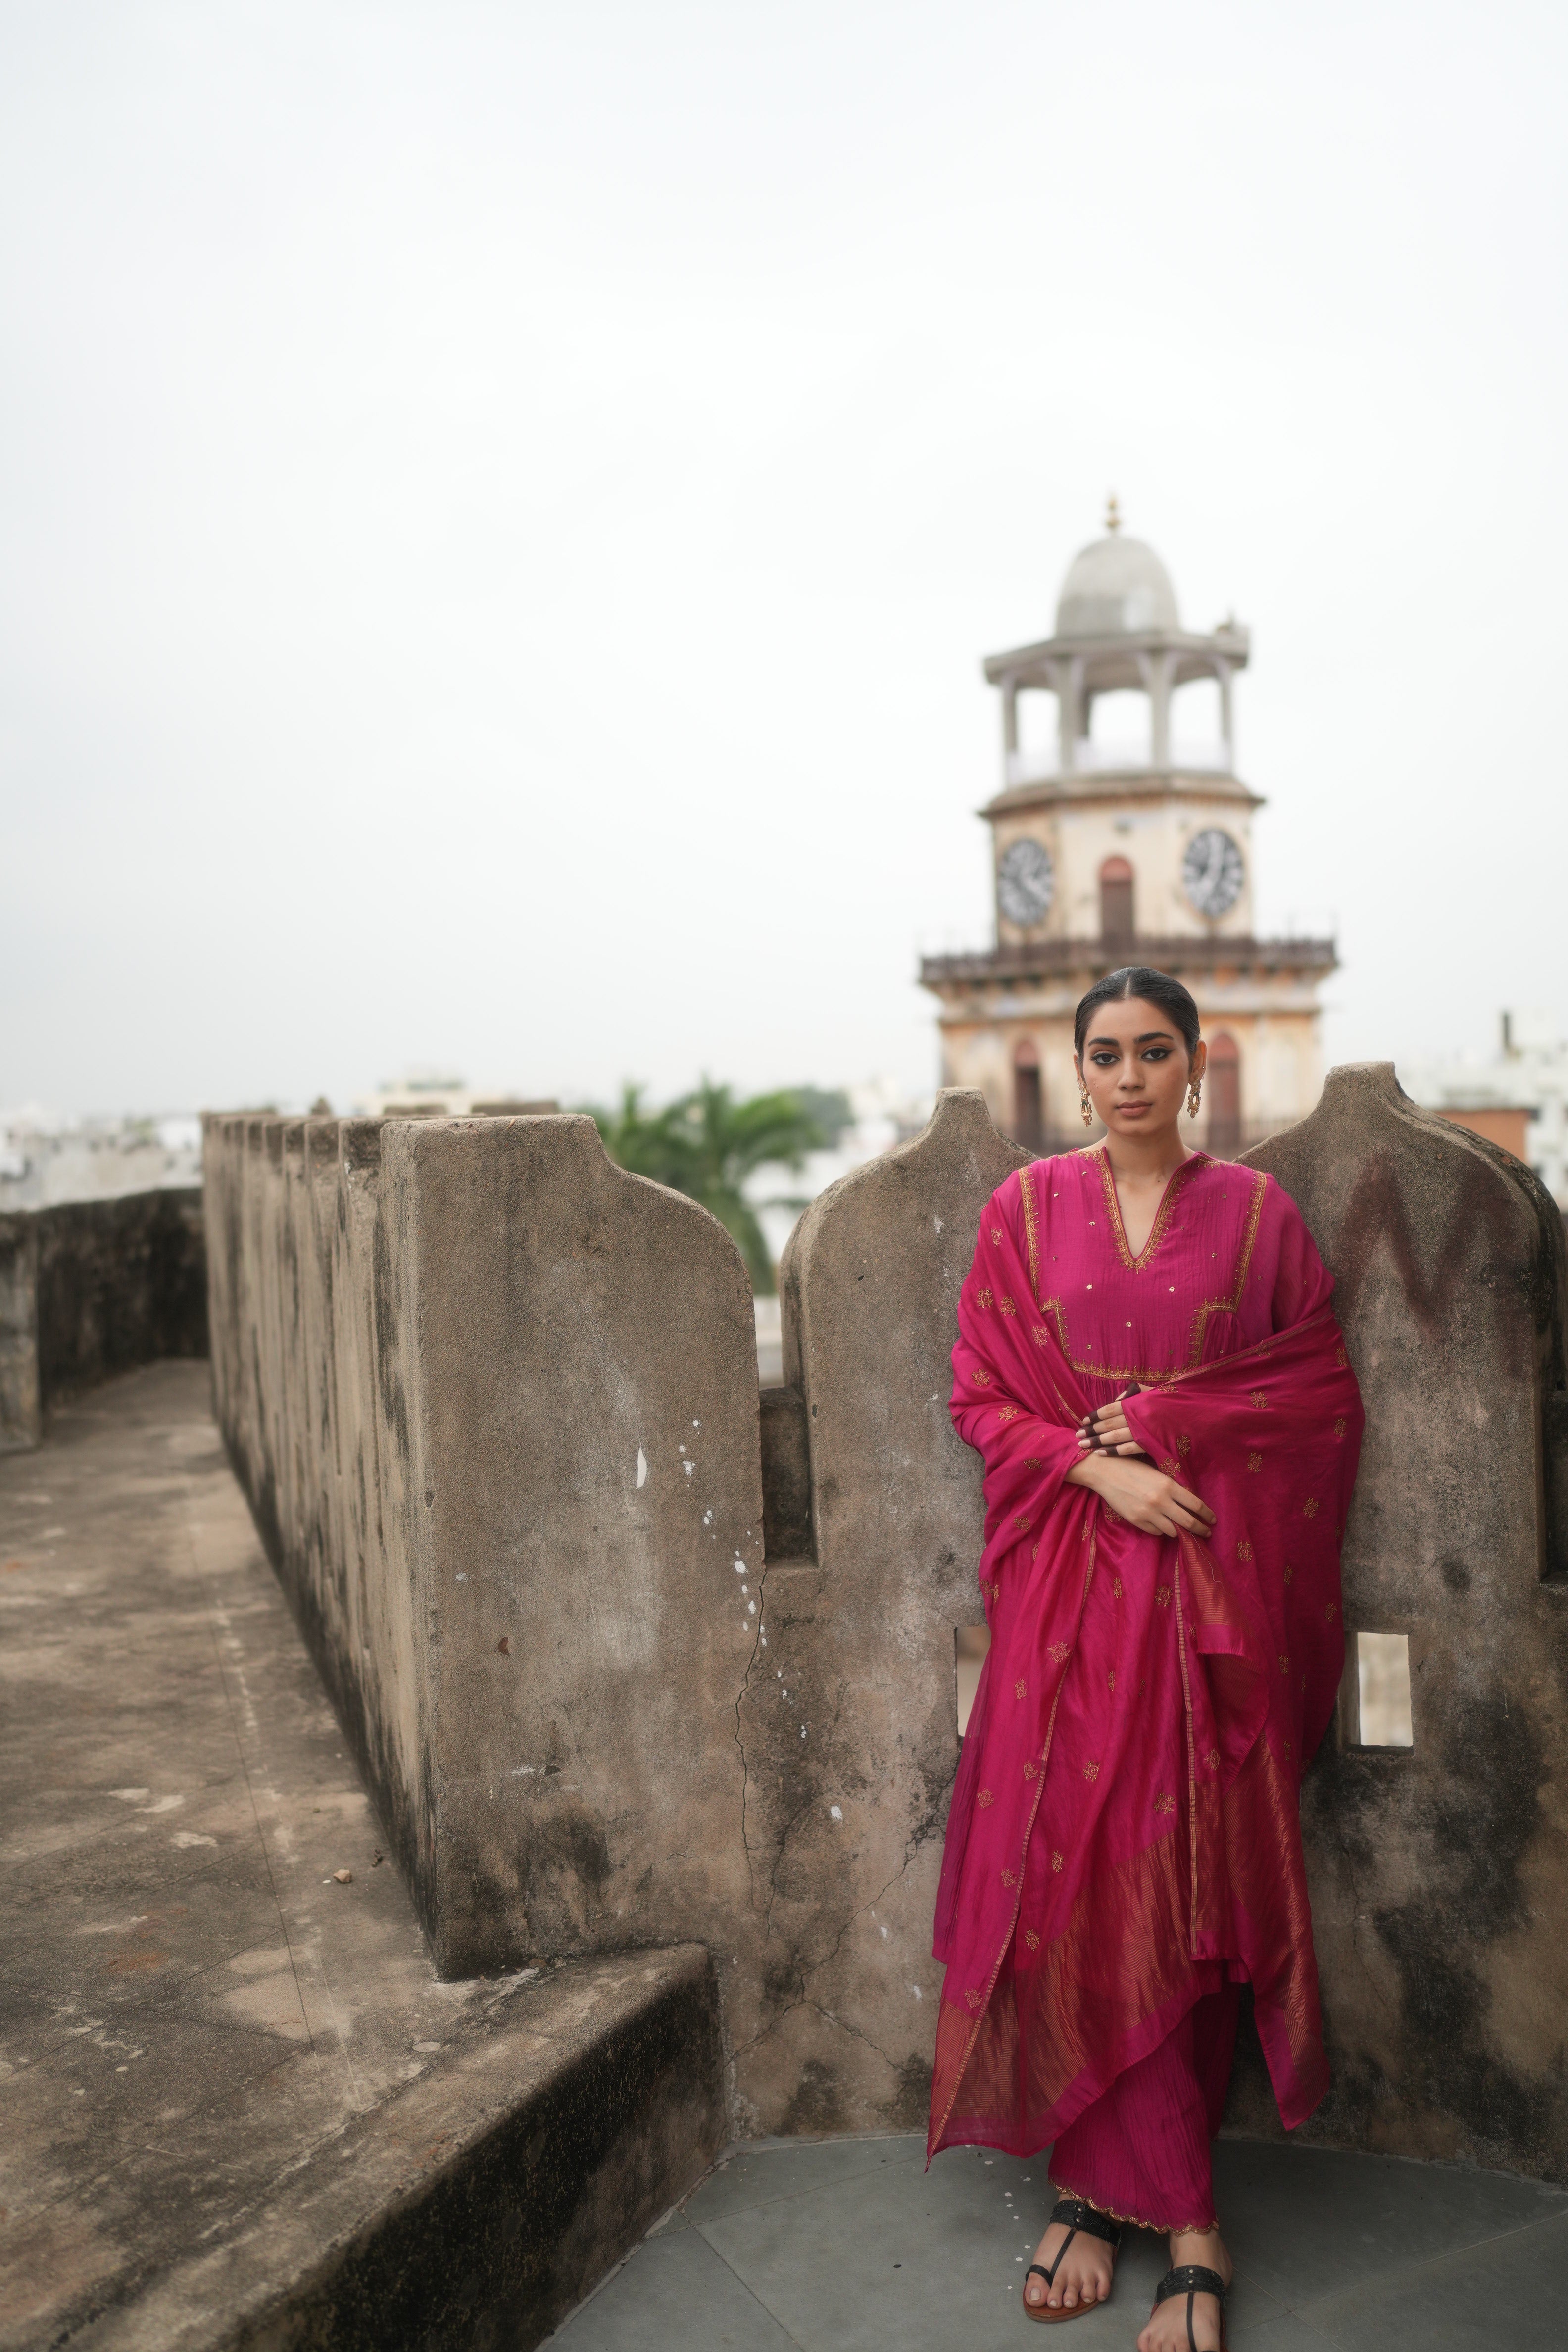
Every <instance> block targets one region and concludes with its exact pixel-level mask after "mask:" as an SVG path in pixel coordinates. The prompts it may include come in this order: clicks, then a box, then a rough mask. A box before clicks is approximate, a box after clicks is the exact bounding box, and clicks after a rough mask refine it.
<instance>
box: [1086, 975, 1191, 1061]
mask: <svg viewBox="0 0 1568 2352" xmlns="http://www.w3.org/2000/svg"><path fill="white" fill-rule="evenodd" d="M1129 996H1141V997H1142V998H1143V1000H1144V1001H1145V1003H1149V1004H1157V1005H1158V1006H1159V1008H1160V1010H1161V1012H1162V1013H1163V1014H1164V1015H1165V1017H1166V1019H1167V1020H1168V1021H1169V1022H1170V1023H1171V1024H1172V1025H1173V1027H1174V1028H1175V1029H1176V1030H1177V1032H1178V1033H1179V1034H1180V1036H1181V1039H1182V1043H1183V1044H1184V1045H1185V1047H1186V1049H1187V1055H1188V1058H1189V1060H1190V1059H1191V1056H1192V1052H1193V1048H1194V1045H1196V1044H1197V1042H1198V1008H1197V1006H1196V1005H1195V1004H1194V1002H1193V999H1192V996H1191V994H1190V992H1188V991H1187V990H1186V989H1184V987H1183V986H1182V983H1181V982H1180V981H1179V980H1173V979H1172V977H1171V975H1170V973H1169V972H1168V971H1154V969H1153V967H1152V965H1150V964H1146V963H1127V964H1123V965H1122V967H1121V971H1108V972H1107V973H1106V975H1105V977H1104V979H1103V980H1097V981H1096V982H1095V983H1094V986H1093V987H1092V988H1091V989H1090V990H1089V993H1088V995H1087V996H1084V997H1081V998H1080V999H1079V1008H1078V1013H1077V1014H1076V1016H1075V1018H1074V1021H1073V1024H1072V1042H1073V1051H1074V1052H1075V1053H1076V1054H1077V1055H1079V1057H1080V1058H1081V1056H1082V1054H1083V1041H1084V1039H1085V1038H1086V1037H1087V1036H1088V1034H1089V1022H1090V1021H1091V1020H1092V1018H1093V1016H1094V1013H1095V1012H1096V1011H1097V1009H1098V1008H1099V1007H1100V1005H1102V1004H1120V1003H1122V1002H1123V1001H1124V1000H1125V999H1126V998H1127V997H1129Z"/></svg>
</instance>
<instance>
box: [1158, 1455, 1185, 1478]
mask: <svg viewBox="0 0 1568 2352" xmlns="http://www.w3.org/2000/svg"><path fill="white" fill-rule="evenodd" d="M1160 1467H1161V1469H1162V1470H1163V1472H1164V1474H1165V1475H1166V1477H1167V1478H1179V1477H1180V1475H1181V1472H1182V1465H1181V1464H1180V1463H1179V1462H1178V1461H1177V1459H1176V1457H1175V1455H1174V1454H1165V1455H1164V1457H1163V1460H1162V1461H1161V1464H1160Z"/></svg>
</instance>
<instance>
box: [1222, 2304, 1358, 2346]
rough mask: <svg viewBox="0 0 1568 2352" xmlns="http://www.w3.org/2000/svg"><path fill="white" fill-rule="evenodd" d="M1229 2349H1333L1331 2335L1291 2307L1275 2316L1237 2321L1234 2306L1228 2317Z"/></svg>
mask: <svg viewBox="0 0 1568 2352" xmlns="http://www.w3.org/2000/svg"><path fill="white" fill-rule="evenodd" d="M1229 2335H1230V2347H1231V2352H1336V2347H1335V2343H1334V2339H1333V2337H1332V2336H1321V2335H1320V2334H1319V2333H1318V2330H1317V2329H1316V2328H1315V2327H1313V2326H1310V2323H1309V2322H1308V2321H1307V2320H1305V2319H1303V2318H1301V2316H1300V2314H1299V2313H1297V2312H1294V2311H1285V2312H1281V2313H1280V2314H1279V2317H1278V2318H1275V2319H1266V2320H1264V2321H1262V2322H1261V2323H1247V2322H1243V2323H1242V2324H1240V2325H1238V2324H1237V2319H1236V2316H1235V2313H1234V2309H1233V2312H1232V2315H1231V2321H1230V2329H1229Z"/></svg>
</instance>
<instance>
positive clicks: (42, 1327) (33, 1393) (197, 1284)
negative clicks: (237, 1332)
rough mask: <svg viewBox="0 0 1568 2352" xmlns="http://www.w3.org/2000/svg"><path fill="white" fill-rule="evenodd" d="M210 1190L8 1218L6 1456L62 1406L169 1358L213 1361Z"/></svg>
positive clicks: (3, 1232) (0, 1393) (3, 1350)
mask: <svg viewBox="0 0 1568 2352" xmlns="http://www.w3.org/2000/svg"><path fill="white" fill-rule="evenodd" d="M206 1318H207V1299H206V1267H205V1256H204V1244H203V1227H202V1208H201V1192H200V1191H199V1189H197V1188H195V1187H191V1188H188V1189H185V1188H181V1189H174V1188H172V1187H171V1188H168V1189H165V1190H163V1191H159V1192H128V1193H122V1194H121V1195H120V1196H119V1197H118V1198H115V1199H111V1200H105V1201H68V1202H60V1203H58V1204H57V1205H56V1206H54V1207H52V1208H47V1209H19V1210H13V1211H10V1212H7V1213H5V1214H4V1215H0V1453H8V1452H13V1451H16V1450H17V1449H20V1448H25V1447H27V1446H31V1445H36V1444H37V1442H38V1439H39V1436H40V1435H41V1433H42V1430H43V1424H44V1416H45V1414H46V1413H47V1411H48V1408H49V1406H50V1404H51V1403H54V1402H58V1401H60V1400H62V1399H64V1398H66V1397H68V1396H74V1395H76V1394H78V1393H79V1391H81V1390H83V1389H88V1388H92V1387H94V1386H96V1385H97V1384H98V1382H100V1381H106V1380H110V1379H111V1378H112V1377H113V1376H114V1374H115V1373H117V1372H125V1371H130V1370H132V1369H133V1368H134V1367H135V1366H136V1365H138V1364H147V1363H153V1362H154V1361H156V1360H158V1359H159V1358H160V1357H164V1356H205V1353H206V1351H207V1323H206Z"/></svg>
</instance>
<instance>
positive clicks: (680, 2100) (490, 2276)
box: [38, 1945, 726, 2352]
mask: <svg viewBox="0 0 1568 2352" xmlns="http://www.w3.org/2000/svg"><path fill="white" fill-rule="evenodd" d="M722 2071H723V2070H722V2053H721V2046H720V2037H719V2023H718V2003H717V1996H716V1991H715V1987H714V1981H713V1969H712V1965H711V1962H710V1958H709V1956H708V1953H707V1952H706V1950H705V1949H704V1948H702V1947H701V1946H700V1945H681V1946H677V1947H674V1948H668V1949H666V1950H662V1951H653V1952H634V1953H628V1954H626V1955H624V1956H619V1957H616V1958H610V1959H595V1960H581V1961H568V1962H565V1963H564V1964H563V1965H562V1966H561V1967H560V1968H558V1969H553V1970H552V1971H551V1972H550V1973H549V1974H547V1975H546V1976H545V1977H543V1978H542V1979H540V1980H539V1981H537V1982H535V1983H532V1984H528V1985H522V1986H520V1987H518V1989H517V1990H514V1991H511V1992H510V1993H507V1994H505V1995H502V1996H501V1997H500V1999H499V2000H497V2002H496V2003H495V2004H494V2005H493V2006H492V2007H491V2008H490V2010H489V2012H488V2013H487V2015H486V2016H485V2018H484V2019H483V2021H476V2024H475V2026H474V2029H473V2030H472V2031H471V2032H468V2033H466V2034H465V2035H464V2036H463V2038H462V2039H461V2040H460V2042H458V2044H457V2045H456V2047H454V2048H453V2049H452V2050H450V2051H449V2052H448V2053H447V2054H446V2055H445V2057H444V2058H443V2059H442V2061H441V2062H440V2063H437V2064H436V2065H433V2066H432V2067H431V2068H430V2069H429V2070H428V2071H427V2072H426V2074H423V2075H421V2076H420V2077H419V2079H418V2080H417V2081H416V2082H413V2083H411V2084H409V2085H408V2087H407V2088H406V2089H405V2090H404V2091H401V2092H399V2093H398V2094H397V2095H395V2097H393V2098H391V2099H389V2100H387V2101H386V2102H385V2103H384V2105H382V2106H381V2107H379V2108H378V2109H376V2110H375V2111H374V2113H372V2114H370V2115H368V2116H361V2117H358V2118H356V2119H355V2121H354V2122H353V2123H352V2124H351V2125H350V2126H348V2127H347V2128H346V2129H345V2130H344V2131H343V2132H342V2134H341V2136H340V2137H337V2138H336V2139H334V2140H333V2141H331V2142H330V2143H329V2144H328V2145H327V2146H326V2147H321V2148H319V2149H317V2150H316V2151H315V2152H314V2153H313V2154H312V2155H311V2156H310V2158H309V2159H308V2160H307V2161H306V2162H305V2163H304V2164H303V2165H301V2166H300V2167H299V2168H297V2169H290V2170H287V2171H286V2172H285V2173H284V2174H282V2175H281V2176H280V2177H279V2179H277V2181H275V2183H274V2184H273V2186H272V2187H271V2189H269V2190H268V2192H267V2193H266V2194H265V2195H264V2196H262V2197H261V2198H260V2199H258V2200H256V2201H255V2202H253V2203H252V2204H251V2205H250V2206H249V2207H248V2208H247V2209H246V2210H243V2211H242V2212H241V2213H239V2214H237V2216H236V2217H235V2219H234V2221H233V2222H232V2224H231V2225H230V2226H229V2227H227V2228H226V2231H225V2233H224V2235H223V2237H222V2239H221V2241H220V2242H218V2243H217V2244H216V2245H212V2246H210V2247H209V2248H208V2249H207V2250H206V2251H205V2252H201V2253H198V2254H194V2255H191V2256H189V2257H186V2258H184V2259H182V2260H181V2261H179V2262H178V2263H176V2264H175V2265H174V2267H173V2268H172V2269H171V2270H169V2271H167V2272H165V2273H163V2275H162V2276H160V2277H159V2278H158V2279H157V2280H156V2281H155V2282H154V2283H153V2284H151V2285H150V2286H149V2287H148V2288H147V2289H146V2291H145V2292H143V2293H142V2294H140V2295H138V2296H137V2297H136V2299H135V2300H134V2301H132V2302H130V2303H126V2304H121V2305H118V2306H117V2307H115V2308H112V2309H110V2310H107V2311H103V2312H100V2313H99V2314H97V2315H92V2316H89V2317H87V2318H85V2319H83V2320H82V2321H80V2322H79V2323H78V2324H76V2325H74V2326H72V2325H68V2326H66V2327H65V2329H64V2330H63V2331H58V2332H57V2330H55V2329H54V2328H51V2329H50V2330H49V2332H48V2337H47V2340H48V2341H49V2342H50V2343H51V2344H52V2345H58V2346H67V2345H68V2346H71V2347H83V2352H86V2347H91V2352H307V2347H310V2352H315V2347H327V2346H331V2347H332V2352H359V2347H363V2352H372V2347H376V2352H380V2347H385V2346H387V2345H390V2344H410V2345H412V2344H417V2345H419V2346H420V2347H427V2352H441V2347H447V2346H451V2347H458V2346H462V2347H465V2352H483V2347H492V2346H493V2347H501V2346H505V2347H508V2352H529V2347H531V2346H533V2345H536V2344H538V2343H539V2342H540V2341H541V2340H542V2338H543V2337H544V2336H547V2335H549V2334H550V2332H551V2330H552V2328H553V2327H555V2326H557V2325H558V2324H559V2322H560V2321H561V2320H562V2318H563V2316H564V2315H566V2313H568V2312H569V2311H571V2310H572V2309H573V2308H574V2306H575V2305H577V2304H579V2303H580V2302H581V2301H582V2299H583V2297H584V2295H585V2294H587V2293H588V2292H589V2290H590V2289H591V2288H592V2287H593V2286H594V2285H595V2284H596V2282H597V2281H598V2280H599V2279H600V2278H602V2277H603V2276H604V2274H605V2272H606V2271H608V2270H609V2269H610V2268H611V2267H612V2266H613V2265H614V2264H615V2263H616V2262H618V2261H619V2260H620V2258H621V2257H622V2256H623V2255H624V2254H625V2253H626V2252H627V2251H628V2250H629V2249H630V2248H631V2247H632V2246H634V2245H635V2244H636V2243H637V2242H638V2240H639V2239H640V2238H641V2237H642V2236H643V2235H644V2234H645V2232H646V2231H647V2229H648V2228H649V2226H650V2224H651V2223H652V2222H653V2221H656V2220H657V2219H658V2217H659V2215H660V2214H661V2213H663V2212H665V2211H667V2210H668V2208H669V2207H670V2206H671V2205H672V2204H673V2203H674V2202H675V2201H676V2200H678V2199H679V2197H681V2196H683V2195H684V2194H685V2192H686V2191H687V2190H688V2189H690V2188H691V2187H692V2185H693V2184H694V2183H695V2182H696V2181H697V2180H698V2179H700V2177H701V2175H702V2173H703V2172H704V2171H705V2170H706V2168H707V2167H708V2166H709V2165H710V2163H711V2161H712V2159H713V2158H714V2157H715V2156H716V2154H717V2153H718V2151H719V2150H720V2148H721V2147H722V2145H723V2143H724V2140H725V2137H726V2126H725V2117H724V2100H723V2082H722ZM38 2341H39V2342H40V2343H41V2342H42V2341H43V2339H38Z"/></svg>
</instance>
